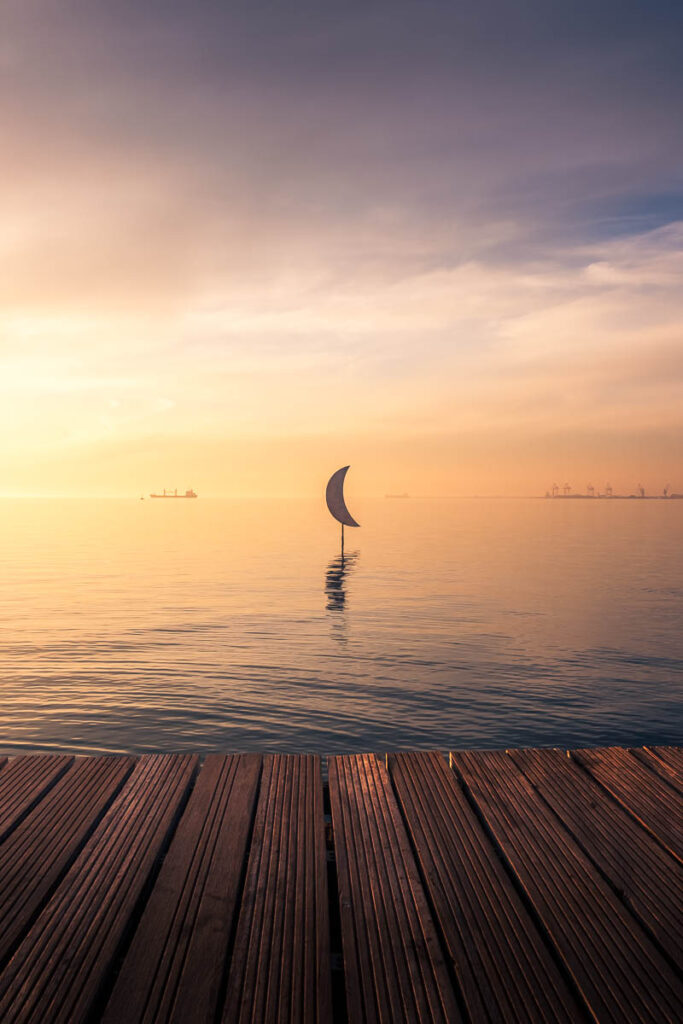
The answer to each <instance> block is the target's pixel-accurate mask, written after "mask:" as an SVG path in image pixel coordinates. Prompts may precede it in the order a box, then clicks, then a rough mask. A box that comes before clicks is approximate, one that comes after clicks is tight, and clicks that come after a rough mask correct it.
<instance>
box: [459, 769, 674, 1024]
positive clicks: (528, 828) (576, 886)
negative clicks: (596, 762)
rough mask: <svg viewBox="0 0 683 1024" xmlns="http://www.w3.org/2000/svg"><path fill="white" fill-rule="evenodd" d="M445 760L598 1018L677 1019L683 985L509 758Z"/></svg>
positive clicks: (656, 1023) (621, 1022)
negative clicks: (450, 765) (458, 778)
mask: <svg viewBox="0 0 683 1024" xmlns="http://www.w3.org/2000/svg"><path fill="white" fill-rule="evenodd" d="M451 759H452V764H453V765H454V767H455V769H456V770H457V772H458V773H459V775H460V777H461V779H462V780H463V782H464V783H465V784H466V785H467V787H468V790H469V792H470V794H471V795H472V797H473V799H474V800H475V801H476V804H477V807H478V809H479V811H480V813H481V815H482V817H483V819H484V821H485V822H486V824H487V826H488V828H489V829H490V831H491V833H492V835H493V837H494V838H495V841H496V843H497V845H498V847H499V849H500V850H501V852H502V853H503V855H504V856H505V858H506V860H507V862H508V864H509V865H510V867H511V869H512V870H513V871H514V873H515V875H516V877H517V879H518V881H519V884H520V886H522V888H523V890H524V892H525V893H526V896H527V898H528V900H529V901H530V903H531V905H532V906H533V908H534V910H535V913H536V914H537V916H538V918H539V919H540V921H541V922H542V924H543V926H544V928H545V930H546V933H547V935H548V936H549V938H550V940H551V941H552V943H553V945H554V946H555V949H556V950H557V953H558V955H559V956H560V957H561V958H562V961H563V962H564V965H565V967H566V970H567V971H568V972H569V973H570V974H571V976H572V978H573V979H574V982H575V984H576V986H577V988H578V989H579V991H580V992H581V994H582V996H583V998H584V999H585V1001H586V1003H587V1004H588V1006H589V1007H590V1009H591V1011H592V1013H593V1014H594V1016H595V1018H596V1019H597V1020H599V1021H601V1022H607V1021H610V1022H613V1024H626V1022H635V1021H638V1022H645V1021H648V1022H652V1024H661V1022H663V1021H671V1022H673V1021H676V1020H677V1019H678V1015H679V1012H680V1006H681V1001H682V1000H683V986H682V985H681V982H680V980H679V979H678V977H677V976H676V974H675V972H674V971H673V969H672V968H671V967H670V965H669V964H668V962H667V961H666V960H665V958H664V957H663V956H662V954H661V953H660V951H659V950H658V949H657V947H656V946H655V944H654V943H653V942H652V940H651V939H650V938H649V936H648V935H647V934H646V932H645V931H644V930H643V928H642V927H641V926H640V925H639V924H638V922H637V921H636V920H635V919H634V918H633V917H632V915H631V914H630V913H629V912H628V910H627V909H626V908H625V907H624V905H623V903H622V902H621V900H620V899H619V898H618V897H617V896H616V894H615V893H614V891H613V889H612V888H611V887H610V886H609V885H608V884H607V882H606V881H605V880H604V879H603V877H602V876H601V875H600V873H599V872H598V870H597V868H596V867H595V866H594V865H593V863H592V862H591V861H590V859H589V858H588V857H587V856H586V854H585V853H584V852H583V850H581V849H580V847H579V846H578V845H577V843H576V842H575V841H574V840H573V839H572V837H571V835H570V834H569V832H568V831H567V830H566V829H565V828H564V827H563V826H562V825H561V823H560V821H559V820H558V818H557V816H556V815H555V814H553V812H552V811H551V810H550V809H549V808H548V807H547V805H546V804H545V802H544V800H543V799H542V798H541V796H540V795H539V794H538V793H537V792H536V790H535V789H534V788H533V787H532V785H531V783H530V782H529V780H528V779H527V778H526V776H525V775H524V773H523V772H522V771H521V770H520V769H519V768H518V767H517V766H516V765H515V763H514V762H513V760H512V758H510V757H508V756H507V755H506V754H504V753H502V752H500V751H492V752H488V753H475V752H459V753H453V754H452V755H451Z"/></svg>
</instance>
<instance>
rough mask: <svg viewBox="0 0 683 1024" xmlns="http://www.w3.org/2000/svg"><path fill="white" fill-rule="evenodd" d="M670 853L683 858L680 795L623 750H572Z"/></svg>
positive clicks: (573, 756)
mask: <svg viewBox="0 0 683 1024" xmlns="http://www.w3.org/2000/svg"><path fill="white" fill-rule="evenodd" d="M570 754H571V756H572V758H573V759H574V760H575V761H577V762H578V763H579V764H581V765H583V766H584V767H585V768H587V769H588V771H589V772H590V773H591V775H592V776H593V777H594V778H595V779H597V781H598V782H599V783H600V785H601V786H603V787H604V788H605V789H606V790H607V791H608V792H609V793H611V795H612V796H613V797H614V799H615V800H618V801H619V803H620V804H622V805H623V806H624V807H625V808H626V810H627V811H628V812H629V813H630V814H631V815H633V817H634V818H636V820H637V821H639V822H640V824H641V825H642V826H643V828H646V829H647V830H648V831H649V832H650V833H651V834H652V835H653V836H654V837H655V839H657V840H658V841H659V842H660V843H661V844H662V846H664V847H665V848H666V849H667V850H668V851H669V852H670V853H672V854H673V855H674V857H677V858H678V859H679V860H681V859H682V858H683V829H682V828H681V825H682V824H683V819H682V817H681V799H680V796H679V795H678V794H677V793H676V792H675V791H674V790H673V789H672V788H671V786H669V785H668V784H667V783H666V782H664V781H663V779H661V778H660V777H659V775H657V774H656V773H655V772H653V771H651V770H650V769H649V768H647V767H646V766H645V765H644V764H643V763H642V761H639V760H638V759H637V758H635V757H634V756H633V754H631V753H630V752H629V751H628V750H625V749H624V748H623V747H601V748H595V749H586V750H572V751H570Z"/></svg>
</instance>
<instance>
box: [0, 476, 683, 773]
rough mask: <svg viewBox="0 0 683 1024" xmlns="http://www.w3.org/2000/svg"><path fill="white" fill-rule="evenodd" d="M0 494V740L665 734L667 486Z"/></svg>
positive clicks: (330, 745)
mask: <svg viewBox="0 0 683 1024" xmlns="http://www.w3.org/2000/svg"><path fill="white" fill-rule="evenodd" d="M352 512H353V514H354V516H356V518H357V519H358V520H359V522H360V523H361V524H362V526H361V528H360V529H358V530H353V529H347V531H346V550H345V555H344V558H343V559H342V558H341V555H340V536H339V528H338V526H337V524H335V523H334V522H333V521H332V520H331V518H330V517H329V514H328V513H327V510H326V508H325V507H324V503H323V502H322V501H321V500H319V501H308V500H274V499H273V500H263V501H256V500H253V501H252V500H227V499H225V500H221V499H211V498H207V497H202V496H200V498H199V499H197V500H192V501H187V500H182V501H153V500H149V499H147V500H145V501H140V500H139V499H131V500H123V499H117V500H114V499H112V500H105V499H102V500H82V501H79V500H75V499H70V500H67V499H64V500H47V499H42V500H37V499H36V500H29V499H3V500H1V501H0V530H1V534H0V536H1V543H2V552H3V555H2V573H1V575H0V628H1V632H0V694H1V697H2V703H1V706H0V749H2V750H4V751H5V752H17V751H54V750H68V751H76V752H80V753H95V752H123V751H132V752H141V751H172V750H173V751H175V750H192V751H198V752H200V753H207V752H210V751H244V750H259V751H264V750H270V751H317V752H320V753H334V752H340V751H361V750H373V751H387V750H396V749H401V748H403V749H405V748H413V749H415V748H436V749H440V750H447V749H448V748H454V747H511V746H518V745H534V746H539V745H544V746H545V745H562V746H581V745H595V744H650V743H652V744H654V743H673V742H680V741H681V732H682V730H681V725H682V724H683V711H682V705H681V695H682V691H683V629H682V626H683V555H682V548H681V540H682V539H683V501H638V500H634V501H618V500H615V501H609V500H594V501H590V500H585V501H565V500H555V501H553V500H544V499H509V500H508V499H441V500H437V499H403V500H390V499H373V500H370V499H368V500H365V501H356V502H355V503H354V504H353V508H352Z"/></svg>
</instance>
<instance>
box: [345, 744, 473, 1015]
mask: <svg viewBox="0 0 683 1024" xmlns="http://www.w3.org/2000/svg"><path fill="white" fill-rule="evenodd" d="M329 786H330V801H331V805H332V823H333V828H334V840H335V849H336V856H337V872H338V881H339V902H340V912H341V926H342V943H343V952H344V971H345V975H346V995H347V1007H348V1016H349V1020H350V1021H351V1024H356V1022H360V1021H364V1022H368V1024H371V1022H380V1021H382V1022H387V1024H389V1022H395V1021H433V1022H439V1021H443V1022H455V1021H459V1020H461V1017H460V1012H459V1009H458V1005H457V1002H456V999H455V995H454V992H453V988H452V985H451V981H450V978H449V975H448V970H447V967H446V962H445V960H444V956H443V953H442V950H441V948H440V944H439V939H438V935H437V930H436V926H435V924H434V921H433V919H432V916H431V913H430V911H429V907H428V903H427V899H426V896H425V893H424V890H423V888H422V884H421V882H420V878H419V873H418V870H417V865H416V864H415V860H414V858H413V855H412V852H411V849H410V842H409V839H408V836H407V834H406V831H405V827H404V825H403V822H402V820H401V815H400V812H399V809H398V805H397V803H396V799H395V797H394V795H393V792H392V789H391V783H390V781H389V777H388V775H387V772H386V770H385V768H384V766H383V765H381V764H380V763H379V762H378V761H377V758H376V757H375V756H374V755H370V754H365V755H354V756H346V755H345V756H339V757H333V758H330V762H329Z"/></svg>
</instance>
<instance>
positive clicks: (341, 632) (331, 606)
mask: <svg viewBox="0 0 683 1024" xmlns="http://www.w3.org/2000/svg"><path fill="white" fill-rule="evenodd" d="M357 561H358V552H357V551H352V552H350V553H349V554H347V555H338V556H337V557H336V558H333V559H332V561H331V562H330V563H329V565H328V566H327V571H326V573H325V595H326V597H327V610H328V612H334V614H335V616H336V619H335V621H333V628H334V635H335V636H336V638H337V639H338V640H340V641H342V642H345V641H346V617H345V614H344V613H345V611H346V579H347V577H348V576H349V574H350V573H351V572H352V571H353V569H354V566H355V565H356V562H357Z"/></svg>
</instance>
